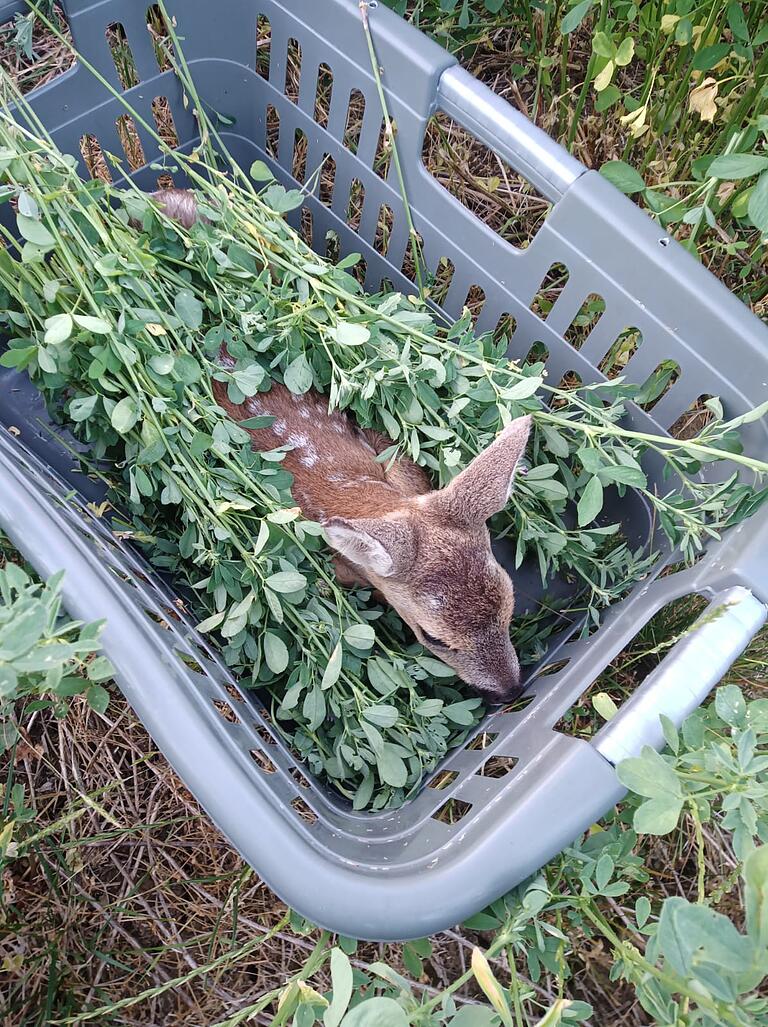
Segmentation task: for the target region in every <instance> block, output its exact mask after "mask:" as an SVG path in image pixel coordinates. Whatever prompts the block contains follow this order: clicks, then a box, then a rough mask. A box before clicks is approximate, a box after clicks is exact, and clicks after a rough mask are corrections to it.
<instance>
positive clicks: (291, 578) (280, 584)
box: [264, 571, 307, 593]
mask: <svg viewBox="0 0 768 1027" xmlns="http://www.w3.org/2000/svg"><path fill="white" fill-rule="evenodd" d="M264 584H265V585H267V586H268V587H269V588H271V589H272V590H273V591H274V592H283V593H290V592H298V591H300V589H302V588H306V586H307V579H306V578H305V577H304V575H303V574H301V572H300V571H277V573H276V574H270V576H269V577H268V578H267V580H266V581H265V582H264Z"/></svg>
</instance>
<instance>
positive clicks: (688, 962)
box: [657, 895, 752, 978]
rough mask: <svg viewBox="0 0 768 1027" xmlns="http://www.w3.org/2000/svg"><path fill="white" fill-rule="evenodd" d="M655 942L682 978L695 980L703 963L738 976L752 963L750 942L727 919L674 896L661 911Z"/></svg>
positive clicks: (720, 914) (664, 904)
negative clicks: (693, 978)
mask: <svg viewBox="0 0 768 1027" xmlns="http://www.w3.org/2000/svg"><path fill="white" fill-rule="evenodd" d="M657 938H658V944H659V948H660V949H661V952H662V954H663V955H664V957H665V959H666V960H667V961H668V962H669V965H670V966H671V967H672V969H673V970H674V971H675V973H678V974H680V976H681V977H684V978H685V977H689V976H690V977H694V976H698V973H697V971H700V969H701V967H702V964H703V963H709V964H710V965H712V966H713V967H717V968H718V969H719V970H721V971H722V970H726V971H731V972H732V973H738V972H739V971H741V970H745V969H746V968H747V967H748V966H749V964H750V963H751V961H752V944H751V941H750V939H749V938H748V937H746V936H745V935H742V934H739V932H738V931H737V930H736V928H735V927H734V925H733V924H732V923H731V921H730V920H729V919H728V917H726V916H723V914H722V913H715V911H714V910H712V909H709V908H708V907H707V906H702V905H697V904H694V903H691V902H688V901H687V900H686V899H684V898H681V897H680V896H677V895H673V896H672V897H671V898H668V899H666V900H665V901H664V903H663V905H662V907H661V916H660V917H659V927H658V933H657Z"/></svg>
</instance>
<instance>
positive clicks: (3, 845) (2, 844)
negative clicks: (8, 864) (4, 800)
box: [0, 820, 13, 853]
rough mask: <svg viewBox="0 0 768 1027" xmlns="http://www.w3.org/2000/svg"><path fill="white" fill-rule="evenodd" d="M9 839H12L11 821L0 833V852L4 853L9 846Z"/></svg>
mask: <svg viewBox="0 0 768 1027" xmlns="http://www.w3.org/2000/svg"><path fill="white" fill-rule="evenodd" d="M11 838H13V821H12V820H9V821H8V823H7V824H6V825H5V827H4V828H3V829H2V831H0V852H3V853H4V852H5V851H6V849H7V848H8V846H9V845H10V844H11Z"/></svg>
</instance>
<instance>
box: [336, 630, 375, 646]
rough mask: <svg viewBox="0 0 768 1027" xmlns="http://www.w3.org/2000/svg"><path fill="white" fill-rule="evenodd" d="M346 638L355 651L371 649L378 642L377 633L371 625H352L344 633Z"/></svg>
mask: <svg viewBox="0 0 768 1027" xmlns="http://www.w3.org/2000/svg"><path fill="white" fill-rule="evenodd" d="M344 638H345V640H346V641H347V642H349V644H350V645H351V646H352V647H353V649H363V650H365V649H370V648H371V646H372V645H373V643H374V642H375V641H376V632H375V631H374V630H373V628H372V627H371V626H370V624H352V625H350V626H349V627H348V628H347V630H346V631H345V632H344Z"/></svg>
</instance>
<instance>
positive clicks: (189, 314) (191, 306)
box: [173, 289, 203, 331]
mask: <svg viewBox="0 0 768 1027" xmlns="http://www.w3.org/2000/svg"><path fill="white" fill-rule="evenodd" d="M173 307H174V310H175V311H176V313H177V314H178V316H179V317H180V318H181V320H182V322H183V323H184V324H185V325H186V326H187V328H190V329H192V331H196V330H197V329H198V328H199V327H200V325H201V324H202V323H203V304H202V303H201V302H200V300H199V299H198V298H197V296H195V294H194V293H193V292H192V291H191V290H190V289H182V290H181V292H179V294H178V295H177V296H176V299H175V300H174V301H173Z"/></svg>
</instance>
